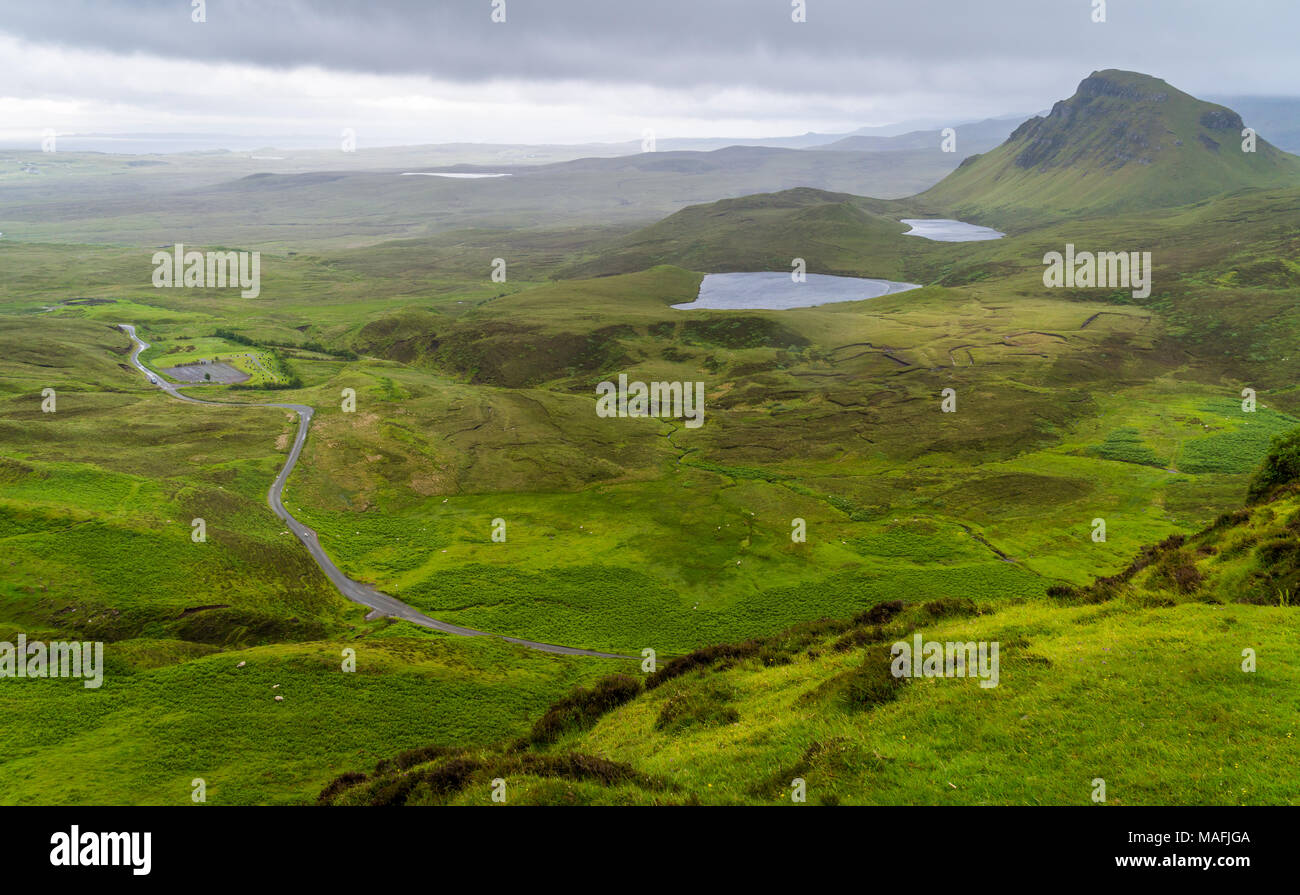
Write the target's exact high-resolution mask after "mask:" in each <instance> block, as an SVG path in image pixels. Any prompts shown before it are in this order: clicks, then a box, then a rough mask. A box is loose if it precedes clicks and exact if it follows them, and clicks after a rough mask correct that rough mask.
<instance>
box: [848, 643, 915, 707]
mask: <svg viewBox="0 0 1300 895" xmlns="http://www.w3.org/2000/svg"><path fill="white" fill-rule="evenodd" d="M892 664H893V657H892V656H891V655H890V652H889V647H888V646H886V645H884V644H879V645H876V646H872V647H869V648H868V649H867V650H866V654H865V655H864V656H863V659H862V664H861V665H859V666H858V667H857V668H855V669H853V670H852V671H849V672H846V673H845V674H843V675H840V677H839V680H840V683H841V685H842V686H843V693H844V699H845V701H847V702H848V704H849V705H851V706H852V707H853V708H858V709H869V708H871V707H873V706H877V705H882V704H884V703H886V702H891V701H892V700H895V699H897V698H898V691H899V690H900V689H901V688H902V686H903V679H902V678H899V677H894V672H893V668H892V667H891V666H892Z"/></svg>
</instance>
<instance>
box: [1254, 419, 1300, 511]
mask: <svg viewBox="0 0 1300 895" xmlns="http://www.w3.org/2000/svg"><path fill="white" fill-rule="evenodd" d="M1292 482H1300V429H1294V430H1292V431H1291V432H1289V433H1287V434H1286V435H1276V436H1274V437H1273V443H1272V445H1270V447H1269V449H1268V453H1267V454H1266V455H1265V456H1264V462H1263V463H1261V464H1260V465H1259V468H1258V469H1256V470H1255V474H1254V475H1253V476H1251V479H1250V488H1249V489H1248V490H1247V492H1246V500H1247V501H1248V502H1250V503H1259V502H1260V501H1262V500H1264V499H1265V498H1267V497H1268V495H1269V494H1270V493H1272V491H1273V490H1274V489H1275V488H1277V487H1279V486H1281V485H1289V484H1291V483H1292Z"/></svg>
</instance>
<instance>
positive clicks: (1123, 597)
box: [336, 493, 1300, 805]
mask: <svg viewBox="0 0 1300 895" xmlns="http://www.w3.org/2000/svg"><path fill="white" fill-rule="evenodd" d="M1298 521H1300V499H1297V498H1296V497H1295V496H1294V493H1293V494H1292V495H1290V496H1284V497H1283V498H1281V499H1279V500H1277V501H1275V502H1273V503H1271V504H1268V505H1265V506H1261V507H1257V508H1255V509H1254V510H1253V511H1245V512H1242V513H1239V514H1236V515H1234V516H1231V517H1227V518H1225V519H1224V520H1221V521H1220V522H1219V523H1218V524H1217V525H1216V526H1215V527H1213V528H1211V529H1210V530H1207V531H1204V532H1202V533H1201V534H1200V535H1198V536H1197V537H1195V538H1193V539H1190V540H1188V541H1187V542H1186V543H1185V544H1182V543H1180V542H1170V543H1168V544H1165V545H1163V546H1162V547H1161V548H1158V549H1157V550H1156V551H1155V552H1154V553H1149V554H1146V555H1144V558H1143V559H1142V560H1141V561H1140V562H1139V563H1138V564H1137V566H1138V567H1140V570H1139V571H1138V572H1137V574H1136V576H1135V577H1133V579H1132V581H1131V582H1130V583H1128V584H1118V585H1117V584H1106V585H1104V586H1101V585H1099V586H1095V587H1092V588H1090V589H1087V590H1084V591H1075V592H1071V593H1066V594H1064V595H1065V596H1066V600H1065V602H1064V603H1062V602H1059V601H1058V600H1053V599H1051V598H1047V599H1031V600H1011V601H1007V602H1006V603H1004V604H1002V605H1000V606H998V607H997V608H995V609H993V610H991V611H986V612H984V613H983V614H978V615H976V614H972V612H971V610H972V608H973V607H967V608H966V609H964V610H963V609H961V608H960V607H954V606H949V607H946V609H947V611H946V612H939V611H938V607H932V606H921V605H917V604H913V605H912V606H911V607H910V608H908V609H906V610H905V611H904V612H903V613H902V614H900V615H898V616H896V617H894V618H893V619H892V620H891V621H888V622H886V623H885V624H884V625H883V626H876V627H872V625H871V624H870V623H863V622H858V623H857V625H855V624H854V623H840V624H824V625H821V626H805V627H804V628H803V630H802V632H796V633H792V634H787V635H786V636H784V637H782V638H777V639H776V640H774V641H773V642H772V643H771V644H770V645H769V646H767V647H765V648H764V649H763V650H761V651H760V652H758V653H757V654H755V655H750V656H747V657H742V658H738V659H731V660H725V661H718V660H716V659H715V660H714V661H712V662H711V663H710V662H707V661H706V662H705V663H704V667H703V669H702V670H696V671H692V672H687V673H686V674H684V675H681V676H679V677H676V678H674V679H671V680H668V681H667V682H666V683H663V684H661V685H660V686H658V687H656V688H655V689H653V690H645V691H643V692H642V693H641V695H639V696H637V697H636V698H634V699H633V700H632V701H631V702H629V703H627V704H625V705H623V706H621V707H617V708H614V709H613V710H612V711H610V712H608V714H606V715H605V716H604V717H601V718H600V719H599V720H598V721H596V722H595V723H594V724H591V723H588V724H586V725H583V724H577V725H570V729H569V731H568V732H567V733H566V734H564V735H562V736H560V737H559V738H558V739H556V740H555V741H554V742H553V743H538V742H534V743H532V744H531V745H526V748H525V751H524V752H523V753H522V754H521V753H520V751H519V749H518V748H517V747H516V748H514V749H512V750H510V751H507V752H501V751H498V750H482V749H468V750H465V756H466V758H462V759H460V760H461V761H465V760H466V759H469V760H473V761H477V762H479V763H480V764H481V767H479V768H478V769H475V770H473V771H472V772H471V773H468V774H465V775H463V776H461V777H449V775H448V774H446V773H445V769H446V768H447V767H448V764H449V762H450V759H448V758H441V759H438V760H435V761H422V762H415V763H413V764H410V765H409V766H408V767H406V768H403V769H401V770H399V769H397V768H394V767H392V766H391V765H389V766H386V767H381V768H379V769H378V770H377V771H376V772H374V773H373V774H372V775H371V779H369V780H364V781H357V782H354V783H353V785H352V786H350V787H347V788H344V790H343V791H342V793H341V794H339V795H338V796H336V800H337V801H339V802H342V803H363V804H364V803H368V802H375V801H382V800H384V799H386V798H391V795H386V793H391V792H393V788H392V784H393V783H394V781H396V780H399V779H407V780H408V781H409V782H410V784H411V785H410V787H409V795H408V796H407V801H408V803H409V804H422V803H428V804H447V803H451V804H487V803H489V802H490V785H489V780H490V778H491V777H492V776H494V775H497V774H504V775H506V779H507V785H508V789H507V793H508V799H507V800H508V802H509V803H511V804H533V803H541V804H573V803H579V804H609V803H615V804H617V803H633V804H638V803H656V804H663V803H669V804H683V803H704V804H736V803H757V804H764V803H765V804H791V798H790V785H791V781H792V780H793V779H794V778H796V777H801V778H803V779H804V780H806V782H807V791H808V799H809V801H811V802H813V803H822V804H881V805H894V804H1020V805H1026V804H1028V805H1036V804H1078V805H1085V804H1090V803H1092V794H1093V787H1094V783H1093V781H1094V779H1095V778H1098V777H1100V778H1103V779H1104V780H1105V781H1106V794H1107V795H1106V802H1107V804H1112V805H1115V804H1118V805H1143V804H1158V805H1167V804H1226V805H1237V804H1296V794H1295V789H1294V785H1293V783H1294V781H1295V779H1296V777H1297V775H1300V760H1298V759H1297V753H1296V750H1295V748H1294V742H1295V737H1296V736H1297V733H1298V731H1297V725H1296V718H1295V698H1294V696H1293V695H1292V690H1293V684H1294V681H1295V680H1296V676H1297V674H1300V648H1297V647H1296V645H1295V642H1294V637H1292V636H1291V634H1292V631H1293V628H1294V625H1293V620H1292V618H1291V614H1292V613H1294V612H1295V608H1294V605H1278V602H1279V600H1288V599H1289V598H1288V597H1287V596H1284V594H1290V593H1291V592H1292V589H1293V588H1294V587H1295V585H1296V584H1297V582H1300V565H1297V561H1296V560H1297V554H1296V549H1295V543H1296V541H1295V530H1296V527H1297V524H1298ZM1143 562H1145V563H1147V565H1142V563H1143ZM1183 566H1191V567H1193V568H1195V569H1196V570H1197V573H1196V574H1197V576H1199V582H1198V583H1197V584H1196V585H1195V586H1194V587H1191V588H1190V589H1189V588H1187V587H1180V586H1178V585H1176V584H1175V583H1174V581H1175V579H1174V578H1173V577H1172V576H1171V575H1170V574H1169V570H1170V569H1175V568H1181V567H1183ZM1178 580H1181V581H1189V580H1191V579H1189V578H1188V577H1187V576H1185V575H1184V576H1182V577H1181V578H1180V579H1178ZM1252 582H1253V583H1252ZM1063 593H1064V592H1063ZM1242 600H1244V601H1245V602H1240V601H1242ZM1269 604H1271V605H1269ZM932 609H934V610H935V611H930V610H932ZM954 609H956V610H957V611H955V612H954V611H952V610H954ZM936 615H937V616H938V617H936ZM918 632H919V633H921V634H923V635H924V637H925V638H926V639H928V640H939V641H948V640H956V641H971V640H974V641H980V640H986V641H998V642H999V643H1000V654H999V655H1000V660H1001V667H1000V679H999V684H998V686H997V687H995V688H989V689H982V688H980V687H979V686H978V685H977V683H976V682H975V681H973V680H962V679H956V678H948V679H944V678H937V679H917V680H911V681H907V682H906V683H904V684H903V685H902V686H901V687H899V688H898V689H897V690H895V691H893V692H891V693H890V694H889V695H888V696H886V697H884V698H883V699H882V700H881V701H878V702H875V703H867V704H864V703H862V702H861V701H858V700H855V699H854V697H853V690H852V684H853V683H854V681H855V680H858V679H860V676H861V675H862V673H863V672H862V669H864V668H866V667H873V666H871V663H873V662H874V663H876V664H877V665H878V664H879V660H878V659H876V658H873V657H874V656H876V655H878V654H879V653H878V651H879V650H880V649H881V648H882V647H878V646H872V645H871V644H872V643H876V644H884V645H887V644H889V643H891V642H894V641H895V640H899V639H905V640H908V641H910V640H911V637H912V635H913V634H914V633H918ZM863 642H867V643H868V645H867V646H865V647H864V646H863V645H862V644H863ZM1244 650H1252V651H1253V652H1254V656H1255V658H1256V661H1257V663H1258V664H1257V670H1255V671H1252V672H1248V671H1245V670H1243V651H1244ZM886 655H887V654H886ZM571 755H579V756H585V758H584V760H583V763H582V764H581V765H580V769H590V768H598V767H603V768H604V771H605V773H604V776H603V777H602V776H599V775H595V774H592V773H577V772H575V771H574V770H573V769H571V768H565V769H562V770H554V769H548V770H543V768H544V767H545V766H544V765H543V764H542V761H541V758H544V757H547V756H550V757H562V756H571ZM530 761H531V763H530ZM599 762H605V763H608V767H605V766H601V765H598V763H599ZM451 780H454V781H455V782H454V783H452V782H449V781H451Z"/></svg>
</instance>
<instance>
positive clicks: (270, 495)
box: [118, 323, 631, 659]
mask: <svg viewBox="0 0 1300 895" xmlns="http://www.w3.org/2000/svg"><path fill="white" fill-rule="evenodd" d="M118 326H119V327H121V329H122V331H123V332H125V333H126V334H127V335H128V336H130V337H131V341H132V342H134V343H135V348H134V349H133V350H132V351H131V363H132V364H133V365H135V368H136V369H137V370H139V371H140V372H141V373H143V374H144V375H145V377H146V378H147V379H149V380H150V381H151V382H152V383H153V384H155V385H157V386H158V388H160V389H162V390H163V391H164V392H166V393H167V394H169V395H171V396H172V397H173V398H176V399H178V400H181V401H188V402H190V403H191V404H209V405H212V406H216V407H280V408H283V409H285V410H292V411H293V412H294V413H296V414H298V435H297V437H296V438H294V440H293V448H292V449H291V450H290V451H289V459H288V460H286V461H285V463H284V468H283V469H281V470H280V474H279V475H277V476H276V477H275V481H274V482H272V483H271V490H270V491H268V492H267V495H266V502H267V503H268V504H270V506H271V510H272V511H273V512H274V513H275V515H277V516H279V517H280V518H281V519H283V520H284V523H285V524H286V525H288V526H289V530H290V531H292V532H293V533H294V534H295V535H297V536H298V540H300V541H302V544H303V546H304V547H306V548H307V552H308V553H310V554H311V557H312V559H314V560H315V561H316V565H318V566H320V569H321V571H322V572H324V573H325V576H326V577H327V578H329V580H330V581H331V582H333V584H334V586H335V587H337V588H338V590H339V593H341V594H343V596H345V597H347V598H348V599H349V600H351V601H352V602H354V603H360V604H361V605H363V606H369V607H370V608H371V609H372V610H373V612H371V613H370V614H369V615H368V616H367V618H374V617H377V616H387V617H389V618H399V619H403V620H405V621H408V622H412V623H414V624H417V625H422V626H423V627H426V628H432V629H434V630H435V631H442V632H444V633H447V634H458V635H460V636H462V637H499V638H500V639H502V640H506V641H509V642H510V643H517V644H519V645H520V646H526V647H528V648H529V649H535V650H541V651H542V652H544V653H558V654H560V655H564V656H596V657H598V658H602V659H627V658H631V657H629V656H623V655H619V654H617V653H602V652H597V651H596V650H589V649H579V648H577V647H573V646H558V645H556V644H554V643H539V642H537V641H535V640H524V639H522V638H519V637H506V636H504V635H501V634H490V633H488V632H487V631H477V630H475V629H474V628H463V627H461V626H460V625H453V624H449V623H447V622H440V621H438V620H437V619H436V618H430V617H429V616H427V615H425V614H424V613H423V612H420V611H419V610H417V609H414V608H412V607H411V606H407V605H406V604H405V603H403V602H402V601H401V600H398V599H396V598H395V597H390V596H389V595H388V594H386V593H382V592H380V591H377V590H375V589H374V588H373V587H371V586H370V585H368V584H362V583H361V582H359V581H353V580H352V579H351V578H349V577H348V576H347V575H344V574H343V573H342V572H340V571H339V567H338V566H336V565H334V561H333V560H332V559H330V558H329V556H328V555H327V554H326V553H325V551H324V549H323V548H322V547H321V545H320V539H319V538H318V537H317V536H316V532H314V531H312V530H311V529H310V528H308V527H307V526H306V525H303V524H302V523H301V522H299V521H298V520H297V519H295V518H294V517H293V516H292V515H290V513H289V511H288V510H286V509H285V508H284V501H283V500H282V499H281V495H282V494H283V493H284V483H285V482H287V481H288V480H289V473H291V472H293V467H294V466H295V465H296V464H297V462H298V455H299V454H301V453H302V446H303V444H304V443H306V441H307V429H308V428H309V427H310V426H311V417H312V414H313V413H314V412H315V411H314V410H312V408H310V407H308V406H307V405H306V404H270V403H264V404H263V403H259V404H252V403H249V404H245V403H240V402H234V401H201V400H199V399H198V398H191V397H189V396H188V395H182V394H181V393H180V389H179V388H178V387H177V386H175V385H172V384H171V383H170V382H167V381H166V380H165V379H163V377H162V376H161V375H159V374H157V373H155V372H154V371H152V370H150V369H149V368H148V367H146V366H145V365H144V364H143V363H142V362H141V361H140V352H142V351H144V350H145V349H146V348H148V347H149V343H148V342H145V341H143V340H142V339H141V338H140V337H139V336H137V335H136V334H135V327H134V326H132V325H131V324H129V323H119V324H118Z"/></svg>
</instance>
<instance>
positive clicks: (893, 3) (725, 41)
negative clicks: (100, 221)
mask: <svg viewBox="0 0 1300 895" xmlns="http://www.w3.org/2000/svg"><path fill="white" fill-rule="evenodd" d="M496 2H497V3H498V4H499V3H501V2H502V0H496ZM503 2H504V6H505V13H506V21H505V22H504V23H494V22H493V21H492V14H493V7H494V0H356V2H345V0H207V3H206V9H205V13H206V19H207V21H206V22H204V23H196V22H194V21H192V12H193V10H192V5H193V0H0V71H3V72H4V77H3V79H0V138H2V139H11V140H12V139H27V138H28V137H30V138H32V139H33V140H38V139H39V134H40V133H41V132H42V131H43V130H45V129H46V128H52V129H54V130H55V131H57V132H58V133H61V134H64V133H87V132H110V133H123V132H128V133H129V132H152V133H165V132H206V133H235V134H248V135H265V136H277V135H295V136H298V137H307V138H314V137H315V136H316V135H319V137H320V141H321V145H322V146H325V145H332V144H334V143H336V142H337V141H338V135H339V132H340V130H341V129H342V128H344V127H351V128H354V129H355V130H356V131H357V134H358V143H359V145H360V146H362V147H364V146H365V145H367V144H368V145H375V146H377V145H393V144H399V143H431V142H454V141H490V142H521V143H543V142H551V143H580V142H587V141H622V140H639V139H640V137H641V134H642V131H643V130H644V129H645V128H651V129H653V130H654V131H655V133H656V135H657V136H659V137H660V138H666V137H690V136H728V137H758V136H773V135H781V134H796V133H803V132H805V131H809V130H816V131H823V132H840V131H848V130H852V129H854V128H856V127H860V126H863V125H877V124H887V123H891V122H895V121H900V120H915V119H933V120H936V121H953V122H956V121H960V120H970V119H978V118H982V117H988V116H993V115H1001V114H1009V113H1022V112H1034V111H1037V110H1040V109H1045V108H1047V107H1049V106H1050V105H1051V103H1052V102H1054V101H1055V100H1057V99H1061V98H1064V97H1066V96H1069V95H1070V94H1071V93H1073V92H1074V87H1075V85H1077V83H1078V82H1079V80H1080V79H1082V78H1083V77H1085V76H1086V75H1088V74H1089V73H1090V72H1091V71H1093V70H1095V69H1102V68H1128V69H1135V70H1139V71H1145V72H1147V73H1149V74H1154V75H1157V76H1159V77H1162V78H1164V79H1165V80H1167V81H1169V82H1170V83H1171V84H1173V85H1174V86H1176V87H1179V88H1181V89H1183V90H1186V91H1188V92H1190V93H1193V94H1201V95H1204V94H1218V95H1225V94H1265V95H1295V94H1297V93H1300V88H1297V87H1296V85H1298V84H1300V53H1297V51H1296V41H1297V39H1298V38H1300V0H1108V2H1107V3H1106V7H1107V8H1106V19H1107V21H1106V22H1105V23H1094V22H1093V21H1092V18H1093V4H1094V0H806V8H807V21H806V22H804V23H795V22H793V21H792V20H791V19H792V16H791V14H792V8H791V7H792V4H791V0H503Z"/></svg>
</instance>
